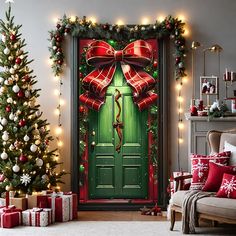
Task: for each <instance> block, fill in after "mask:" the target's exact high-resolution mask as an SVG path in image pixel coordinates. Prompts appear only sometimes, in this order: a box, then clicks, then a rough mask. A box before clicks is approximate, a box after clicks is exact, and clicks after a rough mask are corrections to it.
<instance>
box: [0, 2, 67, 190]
mask: <svg viewBox="0 0 236 236" xmlns="http://www.w3.org/2000/svg"><path fill="white" fill-rule="evenodd" d="M13 20H14V17H11V5H10V3H9V9H8V11H7V12H6V21H5V22H4V21H3V20H0V37H1V38H0V69H1V70H0V193H2V192H5V191H6V190H7V191H9V190H13V191H16V192H17V193H32V192H33V191H40V190H43V189H48V188H50V187H51V186H56V185H57V183H62V182H61V180H60V179H61V176H62V175H63V174H65V173H64V172H59V173H56V170H55V168H56V166H57V165H58V164H60V163H58V162H57V154H56V150H52V151H50V150H49V146H48V145H49V142H50V141H51V140H53V139H52V137H51V136H50V134H49V128H48V123H47V121H46V120H43V119H41V116H42V112H41V111H40V110H39V108H40V105H37V104H36V98H37V97H39V94H38V92H39V90H40V89H34V88H33V86H34V85H35V83H36V80H35V76H33V75H32V73H33V70H31V69H30V68H29V64H30V63H31V62H32V61H29V60H28V52H25V51H24V46H25V45H26V44H25V40H24V39H23V40H22V39H21V38H20V37H21V34H20V33H19V29H20V28H21V25H15V24H14V22H13Z"/></svg>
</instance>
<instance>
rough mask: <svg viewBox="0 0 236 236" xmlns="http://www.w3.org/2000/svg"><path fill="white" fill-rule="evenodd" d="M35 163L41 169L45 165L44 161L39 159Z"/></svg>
mask: <svg viewBox="0 0 236 236" xmlns="http://www.w3.org/2000/svg"><path fill="white" fill-rule="evenodd" d="M35 163H36V165H37V166H39V167H41V166H42V165H43V160H42V159H40V158H37V159H36V162H35Z"/></svg>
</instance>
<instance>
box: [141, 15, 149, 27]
mask: <svg viewBox="0 0 236 236" xmlns="http://www.w3.org/2000/svg"><path fill="white" fill-rule="evenodd" d="M141 23H142V25H148V24H149V19H148V18H147V17H143V18H142V21H141Z"/></svg>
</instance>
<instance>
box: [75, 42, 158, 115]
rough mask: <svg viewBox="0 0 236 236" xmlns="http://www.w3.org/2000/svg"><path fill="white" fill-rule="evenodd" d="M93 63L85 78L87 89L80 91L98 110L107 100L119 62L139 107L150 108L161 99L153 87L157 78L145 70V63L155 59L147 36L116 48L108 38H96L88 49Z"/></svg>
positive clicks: (88, 102) (82, 97) (89, 103)
mask: <svg viewBox="0 0 236 236" xmlns="http://www.w3.org/2000/svg"><path fill="white" fill-rule="evenodd" d="M86 60H87V63H88V64H89V65H92V66H95V67H96V68H95V70H93V71H92V72H91V73H90V74H88V75H87V76H86V77H85V78H84V79H83V82H82V86H83V88H84V89H85V90H86V92H85V93H83V94H81V95H80V98H79V99H80V102H82V103H84V104H85V105H87V106H88V107H89V108H91V109H94V110H96V111H98V110H99V109H100V107H101V106H102V105H103V104H104V102H105V95H106V91H107V88H108V86H109V85H110V83H111V82H112V78H113V76H114V74H115V71H116V66H117V62H120V64H121V69H122V71H123V74H124V76H125V78H126V81H127V84H128V85H130V86H131V88H132V90H133V100H134V103H135V104H137V106H138V108H139V110H140V111H141V110H143V109H145V108H147V107H148V106H149V105H151V104H152V103H154V102H155V101H156V100H157V94H155V93H153V92H151V91H150V90H151V89H153V88H154V87H155V84H156V81H155V79H154V78H153V77H152V76H151V75H149V74H148V73H146V72H145V71H143V67H145V66H147V65H148V64H150V62H151V61H152V48H151V46H150V45H149V44H148V43H147V42H146V41H144V40H136V41H134V42H132V43H130V44H128V45H127V46H126V47H125V48H124V49H123V50H119V51H115V49H114V48H113V47H112V46H111V45H109V44H108V43H106V42H105V41H101V40H97V41H94V42H93V43H92V44H91V45H90V47H89V48H88V51H87V53H86Z"/></svg>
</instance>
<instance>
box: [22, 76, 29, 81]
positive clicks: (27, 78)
mask: <svg viewBox="0 0 236 236" xmlns="http://www.w3.org/2000/svg"><path fill="white" fill-rule="evenodd" d="M22 80H23V81H24V82H29V81H30V77H29V76H28V75H25V76H24V77H23V78H22Z"/></svg>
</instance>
